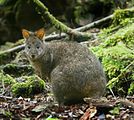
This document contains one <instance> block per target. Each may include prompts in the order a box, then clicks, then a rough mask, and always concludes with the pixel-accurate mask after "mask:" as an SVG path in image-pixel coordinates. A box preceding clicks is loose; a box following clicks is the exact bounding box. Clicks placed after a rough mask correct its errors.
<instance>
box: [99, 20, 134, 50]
mask: <svg viewBox="0 0 134 120" xmlns="http://www.w3.org/2000/svg"><path fill="white" fill-rule="evenodd" d="M111 29H112V28H108V29H105V30H103V31H102V32H101V33H100V35H99V37H100V39H102V40H103V41H104V43H103V45H104V47H107V46H115V45H116V44H117V43H119V42H123V43H124V44H125V45H126V46H127V47H129V48H131V49H134V35H133V34H134V23H132V24H128V25H126V26H124V27H123V28H121V29H119V30H118V31H117V32H116V33H110V32H109V31H110V30H111Z"/></svg>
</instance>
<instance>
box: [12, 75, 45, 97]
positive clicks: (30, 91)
mask: <svg viewBox="0 0 134 120" xmlns="http://www.w3.org/2000/svg"><path fill="white" fill-rule="evenodd" d="M21 79H24V82H20V83H19V82H17V83H15V84H14V85H13V86H12V87H11V91H12V93H13V95H14V96H17V97H18V96H23V97H30V96H32V95H35V94H37V93H40V92H42V91H43V90H44V87H45V83H44V81H43V80H41V79H40V78H39V77H37V76H36V75H35V76H29V77H27V76H23V77H22V78H21Z"/></svg>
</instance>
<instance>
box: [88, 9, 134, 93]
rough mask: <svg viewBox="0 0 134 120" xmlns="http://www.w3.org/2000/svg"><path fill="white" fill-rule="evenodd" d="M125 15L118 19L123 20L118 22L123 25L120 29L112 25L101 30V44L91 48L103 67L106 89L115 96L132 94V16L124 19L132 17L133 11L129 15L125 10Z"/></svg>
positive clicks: (133, 72) (133, 57) (133, 60)
mask: <svg viewBox="0 0 134 120" xmlns="http://www.w3.org/2000/svg"><path fill="white" fill-rule="evenodd" d="M120 11H121V10H120ZM122 11H123V12H124V10H122ZM119 13H121V14H122V12H119ZM119 13H118V14H119ZM125 13H128V14H127V15H126V14H125ZM125 13H124V14H122V15H121V17H120V19H121V18H123V19H122V20H119V21H118V22H120V23H125V24H124V25H123V26H122V25H121V28H120V27H119V26H113V25H112V26H110V27H109V28H107V29H104V30H102V32H101V33H100V35H99V37H100V39H101V40H102V43H101V44H100V45H99V46H96V47H93V48H91V49H92V50H93V52H94V53H95V54H96V55H97V56H98V57H99V59H100V60H101V62H102V64H103V66H104V70H105V72H106V75H107V78H108V84H107V87H108V88H109V89H112V90H113V91H114V93H115V94H117V95H127V94H133V93H134V92H133V91H134V83H133V81H134V35H133V34H134V23H132V21H133V22H134V16H133V18H127V19H124V17H129V16H130V17H132V15H133V14H134V11H133V13H132V12H130V13H129V12H127V11H126V10H125ZM118 16H119V15H118ZM114 19H115V18H114ZM118 19H119V18H118ZM118 19H117V20H118ZM126 21H127V22H126ZM118 28H120V29H118ZM115 30H116V32H115Z"/></svg>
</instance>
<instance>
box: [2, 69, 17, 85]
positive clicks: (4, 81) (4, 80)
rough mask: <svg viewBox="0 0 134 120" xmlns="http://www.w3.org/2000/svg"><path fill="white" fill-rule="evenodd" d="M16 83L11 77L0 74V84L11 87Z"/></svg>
mask: <svg viewBox="0 0 134 120" xmlns="http://www.w3.org/2000/svg"><path fill="white" fill-rule="evenodd" d="M15 82H16V81H15V79H14V78H13V77H11V76H10V75H8V74H4V73H2V72H0V83H1V84H4V85H6V86H7V85H11V84H14V83H15Z"/></svg>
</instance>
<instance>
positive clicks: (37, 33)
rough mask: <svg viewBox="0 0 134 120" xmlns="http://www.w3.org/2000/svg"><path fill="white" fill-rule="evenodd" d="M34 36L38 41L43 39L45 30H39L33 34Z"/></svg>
mask: <svg viewBox="0 0 134 120" xmlns="http://www.w3.org/2000/svg"><path fill="white" fill-rule="evenodd" d="M35 35H36V36H37V37H38V38H39V39H41V40H42V39H43V37H44V35H45V30H44V28H41V29H39V30H37V31H36V32H35Z"/></svg>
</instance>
